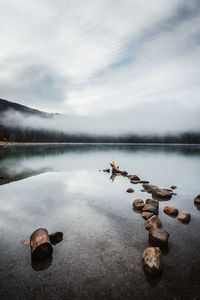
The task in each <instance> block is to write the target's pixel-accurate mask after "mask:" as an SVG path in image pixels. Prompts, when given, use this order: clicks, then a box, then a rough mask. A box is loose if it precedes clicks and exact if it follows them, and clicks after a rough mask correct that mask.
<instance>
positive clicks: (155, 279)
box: [143, 267, 163, 287]
mask: <svg viewBox="0 0 200 300" xmlns="http://www.w3.org/2000/svg"><path fill="white" fill-rule="evenodd" d="M143 271H144V274H145V277H146V280H147V282H148V283H149V285H150V286H151V287H155V286H156V285H157V284H158V283H159V282H160V280H161V278H162V274H163V272H161V273H159V274H157V275H154V276H151V275H150V274H149V273H148V272H146V270H145V268H144V267H143Z"/></svg>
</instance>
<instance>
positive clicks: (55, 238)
mask: <svg viewBox="0 0 200 300" xmlns="http://www.w3.org/2000/svg"><path fill="white" fill-rule="evenodd" d="M49 238H50V241H51V243H52V244H53V245H56V244H58V243H60V242H61V241H62V240H63V233H62V232H54V233H51V234H49Z"/></svg>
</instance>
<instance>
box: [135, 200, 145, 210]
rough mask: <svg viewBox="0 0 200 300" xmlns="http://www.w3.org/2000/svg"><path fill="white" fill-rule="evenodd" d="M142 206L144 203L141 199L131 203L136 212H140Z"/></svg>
mask: <svg viewBox="0 0 200 300" xmlns="http://www.w3.org/2000/svg"><path fill="white" fill-rule="evenodd" d="M143 206H144V201H143V200H142V199H135V200H134V201H133V207H134V208H135V209H137V210H142V208H143Z"/></svg>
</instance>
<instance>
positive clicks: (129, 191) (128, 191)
mask: <svg viewBox="0 0 200 300" xmlns="http://www.w3.org/2000/svg"><path fill="white" fill-rule="evenodd" d="M126 191H127V193H133V192H134V189H132V188H129V189H128V190H126Z"/></svg>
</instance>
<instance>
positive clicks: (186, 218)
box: [178, 212, 191, 224]
mask: <svg viewBox="0 0 200 300" xmlns="http://www.w3.org/2000/svg"><path fill="white" fill-rule="evenodd" d="M190 219H191V214H190V213H185V212H180V213H179V214H178V220H179V221H180V222H181V223H185V224H188V223H189V222H190Z"/></svg>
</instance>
